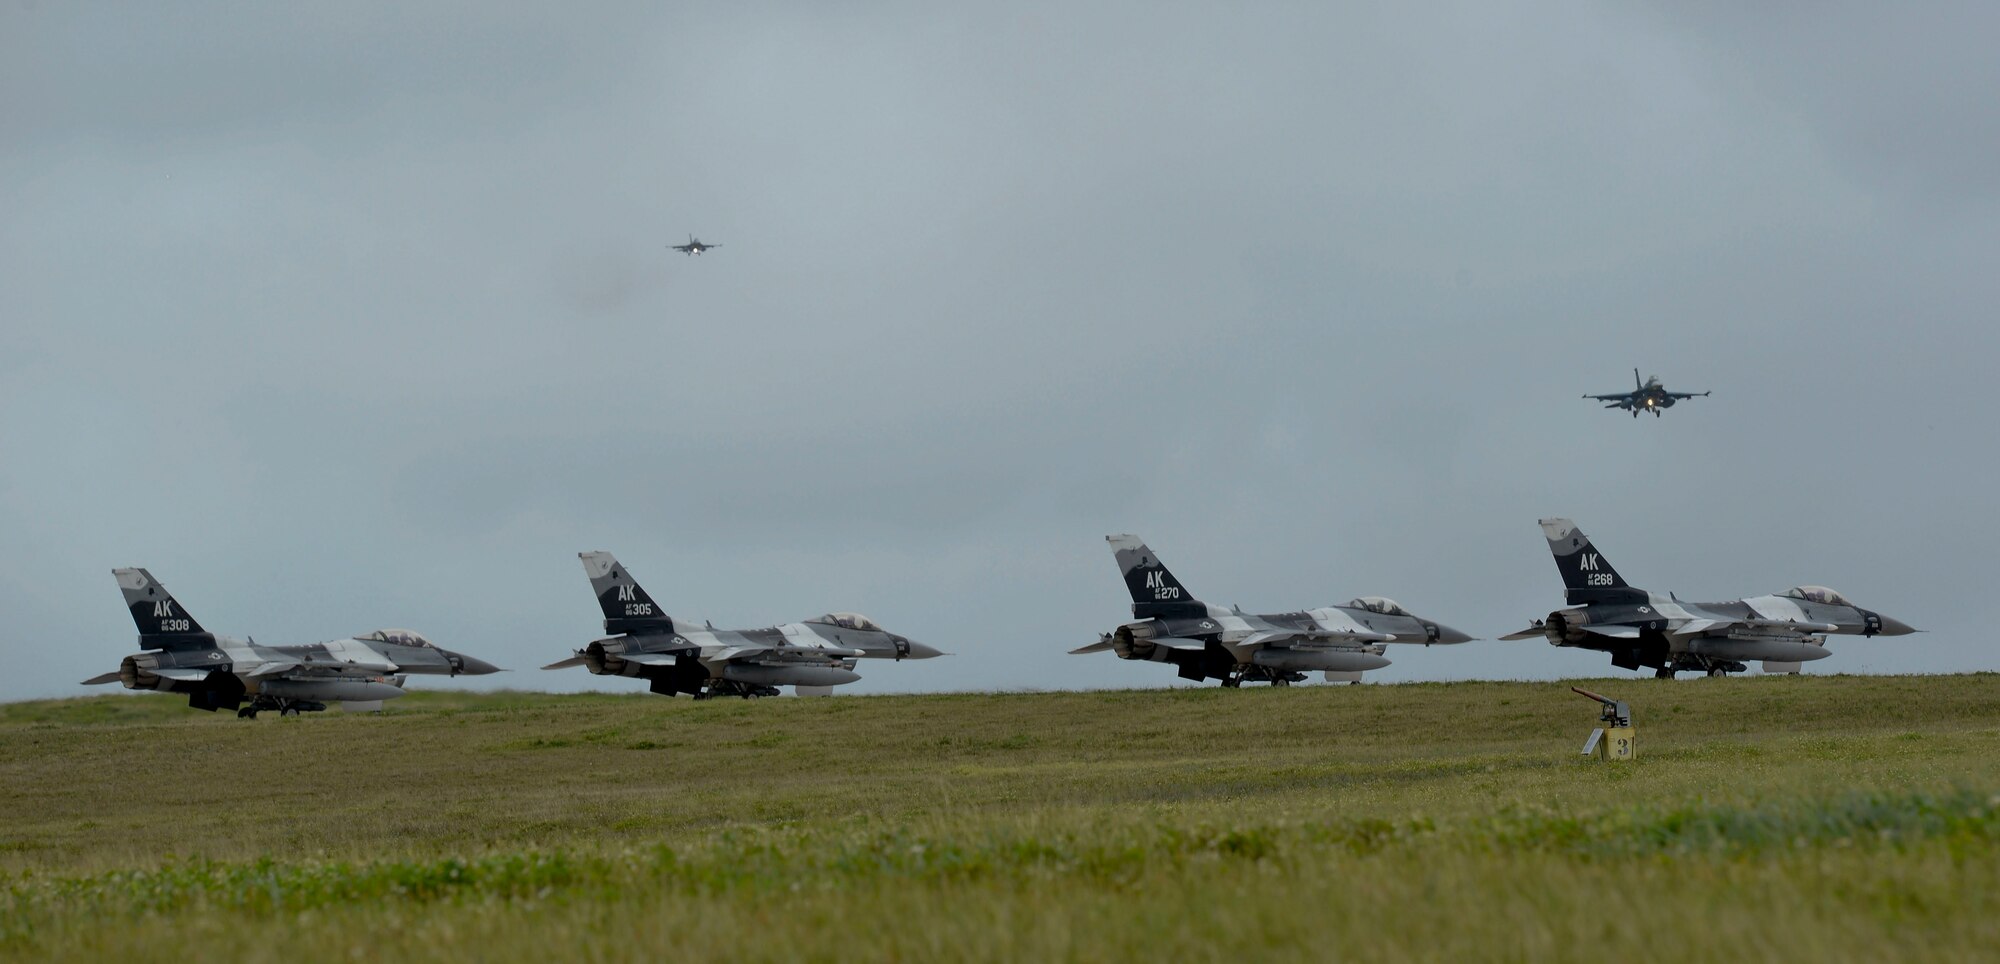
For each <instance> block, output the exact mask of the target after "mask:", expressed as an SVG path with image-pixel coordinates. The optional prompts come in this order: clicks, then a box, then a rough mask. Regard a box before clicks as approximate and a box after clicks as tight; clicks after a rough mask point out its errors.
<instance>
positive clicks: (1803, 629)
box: [1674, 619, 1840, 636]
mask: <svg viewBox="0 0 2000 964" xmlns="http://www.w3.org/2000/svg"><path fill="white" fill-rule="evenodd" d="M1739 626H1740V627H1742V628H1745V629H1764V630H1772V629H1775V630H1780V631H1783V632H1793V633H1799V634H1801V635H1810V634H1812V633H1831V632H1836V631H1838V630H1839V628H1840V627H1838V626H1835V625H1834V624H1832V623H1809V622H1803V621H1800V620H1793V619H1690V620H1688V621H1687V622H1684V623H1682V624H1680V625H1678V626H1675V627H1674V635H1676V636H1700V635H1703V634H1705V633H1710V632H1715V631H1717V630H1729V629H1734V628H1737V627H1739Z"/></svg>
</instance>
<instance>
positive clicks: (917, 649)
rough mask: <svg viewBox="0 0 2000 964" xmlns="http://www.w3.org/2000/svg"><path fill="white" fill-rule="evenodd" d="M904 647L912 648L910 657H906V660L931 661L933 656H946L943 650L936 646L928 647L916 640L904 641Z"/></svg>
mask: <svg viewBox="0 0 2000 964" xmlns="http://www.w3.org/2000/svg"><path fill="white" fill-rule="evenodd" d="M903 645H905V646H908V647H909V648H910V652H909V655H907V656H904V657H903V658H904V659H930V658H931V657H933V656H943V655H945V652H944V651H943V650H941V649H938V648H936V647H934V646H926V645H924V644H922V643H920V642H917V641H916V640H914V639H905V640H903Z"/></svg>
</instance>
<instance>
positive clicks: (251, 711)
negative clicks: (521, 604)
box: [83, 569, 499, 719]
mask: <svg viewBox="0 0 2000 964" xmlns="http://www.w3.org/2000/svg"><path fill="white" fill-rule="evenodd" d="M111 574H112V575H113V576H116V577H117V579H118V588H119V589H120V590H122V591H123V592H124V594H125V608H126V609H129V610H131V612H132V621H133V622H135V623H137V624H138V625H139V648H140V649H144V650H148V652H144V653H135V654H133V655H131V656H127V657H125V661H124V662H122V663H120V664H119V665H118V671H117V672H114V673H105V674H103V675H101V676H93V677H91V678H90V679H87V680H84V681H83V685H85V686H95V685H97V684H99V683H112V682H118V683H124V684H125V688H126V689H130V690H160V691H163V692H170V693H186V694H187V695H188V705H189V706H192V707H194V708H195V709H198V710H208V711H209V712H211V713H212V712H214V711H216V710H219V709H224V708H227V709H232V710H235V711H236V715H237V716H240V717H244V718H246V719H254V718H256V716H257V712H258V711H259V710H277V711H278V713H279V715H281V716H296V715H298V714H300V713H309V712H313V711H315V710H323V709H326V704H328V703H331V702H334V701H336V700H337V701H339V702H341V703H343V704H345V705H346V706H347V708H348V709H376V708H379V706H380V705H381V702H382V701H383V700H392V699H395V698H396V697H398V696H401V695H403V677H404V676H406V675H409V674H412V673H423V674H431V675H450V676H458V675H460V674H467V675H474V676H477V675H483V674H486V673H496V672H499V670H498V669H496V668H495V667H494V666H493V665H492V664H490V663H487V662H485V661H483V660H478V659H474V658H472V657H470V656H467V655H465V654H463V653H454V652H452V651H450V650H448V649H440V648H438V647H437V646H436V645H433V644H432V643H431V641H430V640H428V639H425V638H424V637H423V636H422V634H419V633H415V632H411V631H410V630H407V629H378V630H376V631H374V632H372V633H365V634H363V635H360V636H353V637H350V638H347V639H336V640H333V641H331V642H326V643H308V644H306V645H303V646H261V645H258V644H257V643H255V642H253V641H251V640H248V639H234V638H231V637H228V636H223V635H220V634H217V633H211V632H209V631H207V630H205V629H202V628H201V624H200V623H198V622H195V619H194V617H193V616H190V615H188V611H187V610H186V609H184V608H182V607H181V604H180V602H179V601H178V600H176V599H174V597H173V594H172V593H169V592H167V587H165V586H162V585H160V583H159V581H158V580H155V579H154V578H153V574H152V573H149V572H147V571H146V570H144V569H113V570H111ZM246 701H247V702H248V703H249V705H248V706H245V705H243V704H244V703H245V702H246Z"/></svg>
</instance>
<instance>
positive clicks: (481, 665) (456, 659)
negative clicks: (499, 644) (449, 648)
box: [451, 653, 500, 676]
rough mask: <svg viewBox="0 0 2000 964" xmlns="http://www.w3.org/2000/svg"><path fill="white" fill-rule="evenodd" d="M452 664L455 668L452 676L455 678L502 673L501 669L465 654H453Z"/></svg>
mask: <svg viewBox="0 0 2000 964" xmlns="http://www.w3.org/2000/svg"><path fill="white" fill-rule="evenodd" d="M451 662H452V666H453V667H454V668H453V670H452V674H451V675H453V676H485V675H486V674H488V673H498V672H500V667H498V666H495V665H493V664H492V663H489V662H487V661H485V660H483V659H480V658H478V657H476V656H467V655H465V654H464V653H453V654H451Z"/></svg>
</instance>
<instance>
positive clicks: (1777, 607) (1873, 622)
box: [1501, 519, 1916, 678]
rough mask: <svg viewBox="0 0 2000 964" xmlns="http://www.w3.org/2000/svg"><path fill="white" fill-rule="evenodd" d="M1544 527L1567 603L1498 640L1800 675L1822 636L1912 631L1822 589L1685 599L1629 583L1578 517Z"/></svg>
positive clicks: (1716, 672)
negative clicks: (1760, 666) (1757, 666)
mask: <svg viewBox="0 0 2000 964" xmlns="http://www.w3.org/2000/svg"><path fill="white" fill-rule="evenodd" d="M1541 526H1542V535H1543V537H1544V538H1546V539H1547V540H1548V543H1549V552H1550V553H1551V554H1553V555H1554V556H1555V560H1556V569H1557V571H1559V572H1560V573H1561V574H1562V578H1563V585H1564V587H1565V589H1566V597H1565V600H1564V601H1565V602H1567V603H1569V605H1570V608H1568V609H1560V610H1557V611H1555V612H1552V613H1550V614H1549V616H1548V618H1547V619H1543V620H1536V621H1535V624H1534V625H1532V626H1530V627H1528V628H1527V629H1524V630H1521V631H1520V632H1517V633H1509V634H1508V635H1506V636H1502V637H1501V638H1502V639H1531V638H1534V637H1536V636H1542V637H1546V638H1547V639H1548V641H1549V642H1550V643H1552V644H1554V645H1556V646H1575V647H1581V648H1583V649H1595V650H1601V651H1604V652H1607V653H1610V654H1611V664H1612V665H1613V666H1619V667H1623V668H1625V669H1639V668H1640V667H1642V666H1649V667H1652V668H1653V670H1654V675H1656V676H1660V677H1665V678H1672V677H1673V675H1674V673H1676V672H1678V671H1681V670H1690V671H1700V672H1706V673H1707V674H1708V675H1710V676H1721V675H1724V674H1726V673H1741V672H1743V671H1745V670H1746V669H1748V667H1747V666H1745V665H1744V664H1745V663H1747V662H1749V661H1751V660H1760V661H1762V662H1763V663H1764V671H1765V672H1767V673H1796V672H1798V671H1799V666H1800V664H1802V663H1806V662H1810V661H1812V660H1815V659H1820V658H1823V657H1825V656H1826V655H1827V650H1826V637H1827V636H1828V635H1831V634H1838V635H1846V636H1902V635H1906V634H1909V633H1913V632H1916V630H1914V629H1911V628H1910V627H1909V626H1908V625H1906V624H1904V623H1902V622H1900V621H1898V620H1894V619H1890V618H1889V617H1887V616H1884V615H1882V614H1881V613H1878V612H1874V611H1872V610H1867V609H1862V608H1861V607H1859V606H1856V605H1854V604H1853V603H1851V602H1848V601H1847V599H1846V597H1844V596H1842V595H1841V594H1839V593H1837V592H1834V591H1833V590H1831V589H1828V588H1826V587H1824V586H1798V587H1795V588H1792V589H1788V590H1786V591H1784V592H1782V593H1777V594H1775V595H1766V596H1751V597H1748V598H1745V599H1735V600H1730V601H1728V602H1705V603H1687V602H1681V601H1680V600H1679V599H1677V598H1675V597H1674V595H1673V594H1672V593H1666V594H1661V593H1656V592H1648V591H1646V590H1644V589H1637V588H1634V587H1632V586H1630V585H1627V584H1626V582H1625V579H1624V577H1622V576H1620V575H1618V570H1616V569H1613V568H1611V563H1610V562H1609V561H1608V560H1606V559H1605V558H1604V554H1603V553H1601V552H1599V551H1597V547H1596V546H1593V545H1591V544H1590V538H1589V537H1588V536H1585V535H1584V534H1583V532H1582V531H1581V530H1579V529H1578V528H1577V527H1576V523H1574V522H1571V521H1570V520H1568V519H1543V520H1541Z"/></svg>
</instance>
